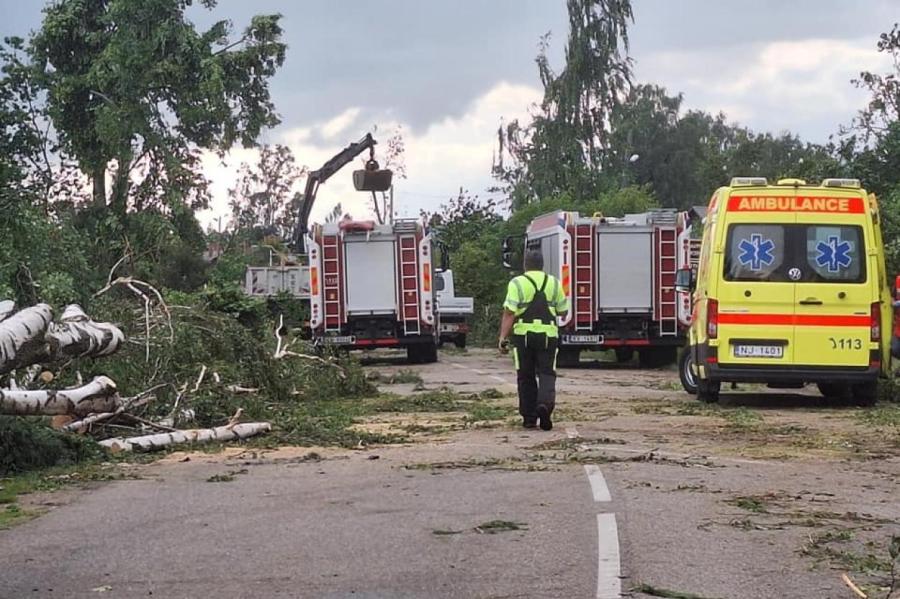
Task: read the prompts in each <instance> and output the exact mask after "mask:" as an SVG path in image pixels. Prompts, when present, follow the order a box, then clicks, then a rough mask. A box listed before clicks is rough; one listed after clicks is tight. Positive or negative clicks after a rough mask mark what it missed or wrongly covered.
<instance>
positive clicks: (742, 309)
mask: <svg viewBox="0 0 900 599" xmlns="http://www.w3.org/2000/svg"><path fill="white" fill-rule="evenodd" d="M676 289H677V290H678V291H679V292H681V293H692V295H691V297H692V318H691V328H690V332H689V340H688V347H687V348H686V349H685V351H684V353H683V355H682V358H681V361H680V374H681V380H682V383H683V384H684V387H685V389H686V390H688V391H689V392H695V393H696V395H697V397H698V399H700V400H701V401H705V402H714V401H717V400H718V398H719V389H720V386H721V384H722V383H725V382H738V383H740V382H744V383H766V384H768V385H769V386H771V387H776V388H799V387H801V386H803V385H804V384H807V383H815V384H817V385H818V387H819V390H820V391H821V392H822V394H823V395H825V396H827V397H838V396H846V397H850V398H852V399H853V401H854V402H856V403H857V404H860V405H870V404H872V403H874V402H875V400H876V395H877V382H878V378H879V376H880V375H881V374H882V373H886V372H888V370H889V367H890V364H889V361H890V347H889V346H890V333H891V315H892V302H891V297H890V288H889V286H888V278H887V273H886V272H885V260H884V248H883V243H882V238H881V226H880V224H879V217H878V204H877V202H876V200H875V196H871V195H868V194H867V193H866V191H865V190H864V189H862V187H861V185H860V183H859V181H858V180H856V179H826V180H824V181H823V182H822V184H821V185H807V184H806V182H805V181H802V180H800V179H783V180H780V181H778V182H777V183H776V184H775V185H770V184H769V183H768V182H767V181H766V179H764V178H759V177H738V178H735V179H732V181H731V184H730V185H729V186H727V187H722V188H720V189H718V190H717V191H716V192H715V193H714V194H713V196H712V199H711V200H710V202H709V207H708V210H707V214H706V217H705V220H704V229H703V242H702V246H701V251H700V260H699V263H698V265H697V267H696V272H694V271H692V270H683V271H680V272H679V273H678V277H677V282H676Z"/></svg>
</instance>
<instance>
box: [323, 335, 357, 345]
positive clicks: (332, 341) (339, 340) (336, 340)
mask: <svg viewBox="0 0 900 599" xmlns="http://www.w3.org/2000/svg"><path fill="white" fill-rule="evenodd" d="M322 343H324V344H326V345H353V344H354V343H356V337H354V336H353V335H338V336H337V337H324V338H323V339H322Z"/></svg>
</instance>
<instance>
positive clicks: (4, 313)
mask: <svg viewBox="0 0 900 599" xmlns="http://www.w3.org/2000/svg"><path fill="white" fill-rule="evenodd" d="M15 311H16V302H14V301H12V300H3V301H2V302H0V321H3V320H6V319H7V318H9V317H10V316H12V313H13V312H15Z"/></svg>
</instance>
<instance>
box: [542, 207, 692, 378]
mask: <svg viewBox="0 0 900 599" xmlns="http://www.w3.org/2000/svg"><path fill="white" fill-rule="evenodd" d="M692 214H693V213H689V212H679V211H676V210H670V209H660V210H652V211H650V212H646V213H642V214H627V215H625V216H624V217H622V218H607V217H604V216H603V215H601V214H595V215H593V216H582V215H580V214H579V213H577V212H566V211H556V212H551V213H549V214H545V215H543V216H539V217H538V218H536V219H534V220H533V221H532V222H531V224H530V225H529V227H528V229H527V231H526V235H525V238H526V247H527V248H528V249H539V250H540V251H541V253H542V254H543V256H544V269H545V270H546V272H548V273H550V274H552V275H554V276H556V277H558V278H559V280H560V281H561V282H562V286H563V291H564V292H565V294H566V295H567V296H568V298H569V303H570V311H569V313H568V314H566V316H565V317H564V318H560V319H559V327H560V353H559V358H558V363H559V365H560V366H571V365H574V364H577V363H578V361H579V356H580V353H581V352H582V351H584V350H607V349H611V350H615V352H616V357H617V359H618V360H619V361H623V362H624V361H628V360H630V359H631V358H632V356H633V355H634V353H635V352H637V354H638V356H639V359H640V362H641V364H642V365H643V366H651V367H652V366H662V365H665V364H668V363H671V362H674V361H675V358H676V355H677V351H678V348H679V347H681V346H683V345H684V339H685V331H686V328H687V327H688V326H689V325H690V317H691V307H690V297H689V296H688V294H684V293H678V292H676V290H675V275H676V273H677V272H678V270H681V269H688V268H691V265H692V263H695V261H696V257H697V254H698V251H699V240H692V239H691V224H692V218H691V216H692Z"/></svg>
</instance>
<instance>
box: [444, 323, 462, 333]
mask: <svg viewBox="0 0 900 599" xmlns="http://www.w3.org/2000/svg"><path fill="white" fill-rule="evenodd" d="M458 330H459V325H458V324H444V323H441V332H442V333H455V332H457V331H458Z"/></svg>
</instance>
